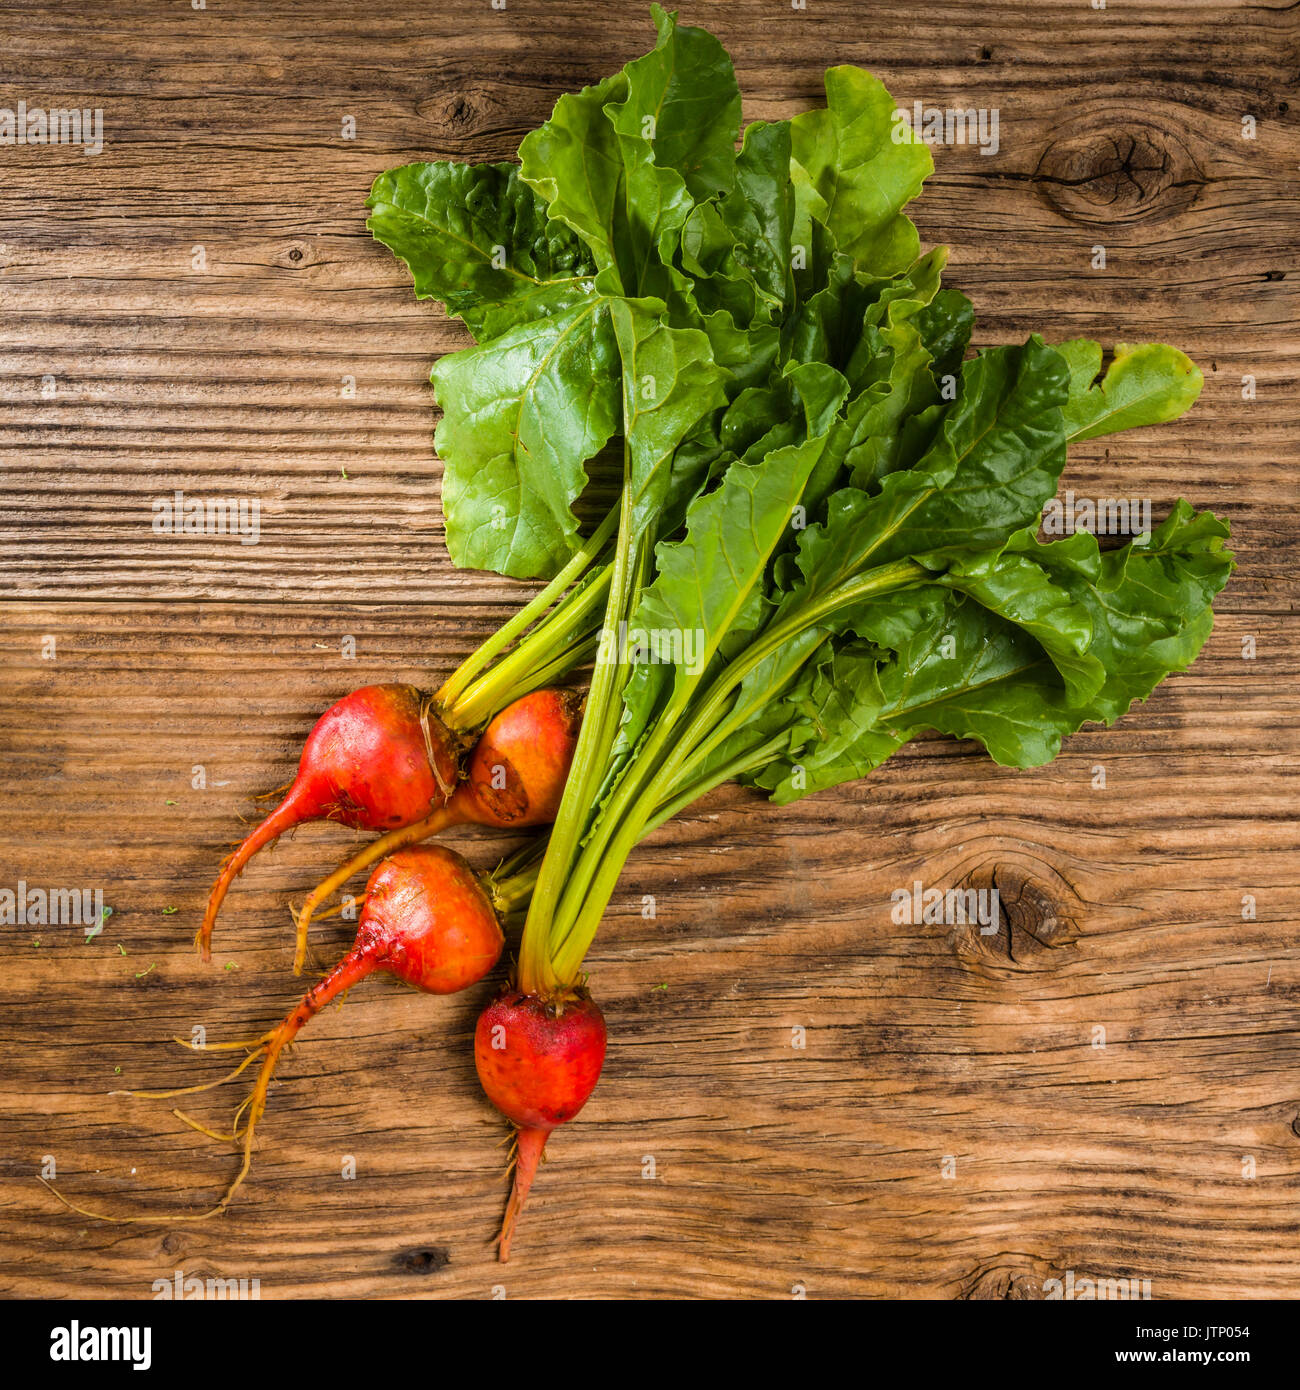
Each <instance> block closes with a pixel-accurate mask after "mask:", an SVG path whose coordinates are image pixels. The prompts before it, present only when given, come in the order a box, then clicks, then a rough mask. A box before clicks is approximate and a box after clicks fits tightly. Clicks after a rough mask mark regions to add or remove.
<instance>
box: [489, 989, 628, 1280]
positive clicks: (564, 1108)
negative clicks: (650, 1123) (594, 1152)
mask: <svg viewBox="0 0 1300 1390" xmlns="http://www.w3.org/2000/svg"><path fill="white" fill-rule="evenodd" d="M604 1061H605V1019H604V1015H603V1014H602V1013H601V1011H600V1008H599V1007H598V1005H597V1004H596V1002H595V1000H594V999H592V997H591V996H590V995H589V994H588V993H587V992H586V990H576V991H574V992H573V993H571V994H569V995H566V996H564V997H563V998H561V999H558V1000H554V1001H543V1000H542V999H540V998H539V997H538V996H537V995H535V994H522V993H520V991H519V990H517V989H506V990H505V991H503V992H502V993H501V994H499V995H498V996H497V997H496V998H495V999H494V1000H493V1001H492V1003H491V1004H489V1005H488V1006H487V1008H486V1009H484V1010H483V1012H482V1013H481V1014H480V1015H479V1020H478V1027H477V1028H476V1030H475V1033H474V1064H475V1066H476V1067H477V1068H478V1076H479V1080H480V1081H481V1082H482V1084H483V1089H484V1090H485V1091H486V1092H487V1095H488V1099H489V1100H491V1102H492V1104H493V1105H495V1106H496V1108H497V1109H498V1110H500V1111H501V1113H502V1114H503V1115H505V1116H506V1117H507V1118H508V1119H511V1120H513V1121H514V1122H515V1124H516V1125H517V1126H518V1133H517V1134H516V1136H515V1139H516V1149H515V1163H514V1181H513V1183H512V1185H511V1191H510V1200H509V1202H508V1203H507V1205H506V1214H505V1219H504V1221H503V1222H502V1225H501V1236H500V1239H499V1241H498V1245H497V1251H498V1254H499V1256H500V1258H501V1260H502V1261H505V1260H507V1259H509V1258H510V1245H511V1241H512V1240H513V1239H514V1232H515V1226H516V1224H517V1223H518V1220H519V1216H520V1213H521V1212H522V1211H523V1208H524V1202H525V1201H526V1200H527V1198H528V1192H529V1189H530V1188H531V1187H532V1185H533V1178H534V1177H535V1176H536V1173H537V1165H538V1164H539V1163H540V1162H541V1159H542V1153H543V1150H544V1149H545V1148H546V1141H547V1139H548V1138H549V1137H550V1133H551V1131H552V1130H553V1129H555V1127H556V1126H557V1125H562V1124H564V1123H565V1122H566V1121H568V1120H571V1119H573V1117H574V1116H575V1115H576V1114H577V1113H578V1111H579V1110H581V1109H582V1107H583V1105H584V1104H586V1101H587V1097H588V1096H589V1095H590V1094H591V1093H592V1091H593V1089H594V1088H595V1085H596V1082H597V1080H598V1079H599V1077H600V1069H601V1066H602V1065H603V1064H604Z"/></svg>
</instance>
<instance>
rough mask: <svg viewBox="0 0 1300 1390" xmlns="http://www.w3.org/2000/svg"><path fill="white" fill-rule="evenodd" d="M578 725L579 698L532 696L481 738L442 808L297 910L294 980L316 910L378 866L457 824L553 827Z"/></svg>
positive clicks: (375, 844)
mask: <svg viewBox="0 0 1300 1390" xmlns="http://www.w3.org/2000/svg"><path fill="white" fill-rule="evenodd" d="M581 725H582V696H581V695H579V694H578V692H577V691H573V690H564V689H558V688H557V689H551V688H548V689H545V690H534V691H533V692H532V693H531V694H529V695H524V696H522V697H521V698H520V699H518V700H515V701H513V702H512V703H510V704H509V705H507V706H506V707H505V709H503V710H502V711H501V712H500V714H498V715H497V716H496V717H495V718H494V719H492V720H491V722H490V723H489V724H488V726H487V728H486V729H484V730H483V733H482V734H481V735H480V736H479V740H478V742H477V743H476V744H475V745H474V750H473V752H472V753H471V754H470V757H469V762H468V764H467V765H466V768H465V780H464V781H463V782H461V784H460V785H459V786H458V787H457V788H456V792H455V795H454V796H452V798H451V800H450V801H448V802H447V804H446V805H445V806H441V807H439V808H438V809H437V810H435V811H433V812H432V813H431V814H429V815H427V816H425V817H424V818H423V819H422V820H418V821H416V822H415V823H414V824H412V825H407V826H404V827H400V828H398V829H396V830H391V831H389V832H388V834H386V835H381V836H380V838H379V839H378V840H373V841H371V843H370V844H368V845H365V846H363V847H362V848H361V849H359V850H358V851H357V852H356V853H355V854H353V855H351V856H350V857H349V858H348V859H346V860H344V862H343V863H342V864H340V865H339V867H338V868H337V869H335V870H334V872H333V873H332V874H330V876H329V877H328V878H325V879H322V880H321V882H320V883H318V884H317V885H316V887H315V888H313V889H312V891H311V893H310V894H309V895H308V897H307V899H306V901H305V902H304V903H303V904H302V906H301V907H300V908H298V909H297V946H296V950H295V952H294V961H293V970H294V974H295V975H297V974H300V973H301V972H302V968H303V966H304V965H305V963H306V960H307V932H308V928H309V927H310V925H311V921H312V917H313V915H314V914H315V912H316V910H317V908H319V907H320V905H321V904H322V903H323V902H324V901H325V900H326V899H327V898H328V897H329V896H330V894H331V893H333V892H336V891H337V890H338V889H340V888H342V887H343V885H344V884H345V883H347V881H348V879H350V878H351V877H352V875H353V874H355V873H359V872H360V871H361V870H362V869H364V868H367V867H368V866H369V865H371V864H373V863H374V862H375V861H376V860H377V859H381V858H382V857H383V856H384V855H386V854H392V853H394V852H395V851H396V850H399V849H401V848H403V847H404V846H406V845H414V844H419V843H420V841H422V840H428V839H430V838H432V837H433V836H434V835H437V834H439V833H440V832H441V831H443V830H446V829H448V828H449V827H450V826H453V825H489V826H496V827H499V828H503V829H508V828H520V827H523V826H532V825H547V824H549V823H550V822H551V821H553V820H554V819H555V813H556V811H558V810H559V807H560V798H561V797H562V796H563V795H564V784H565V782H566V781H567V780H568V776H569V767H570V765H571V764H572V762H573V750H574V747H575V746H576V744H577V741H578V730H579V729H580V728H581Z"/></svg>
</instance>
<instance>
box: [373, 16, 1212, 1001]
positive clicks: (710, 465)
mask: <svg viewBox="0 0 1300 1390" xmlns="http://www.w3.org/2000/svg"><path fill="white" fill-rule="evenodd" d="M653 14H654V18H655V24H656V28H657V33H658V41H657V44H656V46H655V48H654V50H653V51H652V52H651V53H649V54H647V55H646V56H645V57H643V58H639V59H637V60H636V61H634V62H632V63H629V64H628V65H627V67H625V68H624V69H623V70H622V71H621V72H619V73H616V74H614V75H613V76H611V77H609V78H607V79H605V81H603V82H601V83H598V84H596V85H595V86H592V87H588V88H586V89H585V90H583V91H581V92H578V93H575V94H571V95H567V96H564V97H562V98H561V99H560V101H559V102H558V103H557V105H556V107H555V111H554V113H553V115H552V117H551V119H550V120H549V121H548V122H546V124H545V125H543V126H542V127H541V128H540V129H538V130H537V131H534V132H533V133H532V134H530V135H529V136H528V137H527V138H526V139H525V140H524V142H523V145H522V146H521V150H520V156H521V161H522V162H521V165H520V166H519V167H518V168H516V167H515V166H509V165H471V166H455V165H445V164H434V165H413V166H408V167H407V168H405V169H399V170H394V171H390V173H388V174H385V175H383V176H381V178H380V179H379V180H377V181H376V184H375V188H374V191H373V192H372V195H371V204H370V206H371V209H372V214H371V219H370V226H371V229H372V231H373V232H374V234H375V236H376V237H377V238H378V239H379V240H381V241H383V242H385V244H387V245H388V246H390V247H391V248H392V249H393V250H394V252H395V253H396V254H397V255H398V256H400V257H401V258H402V259H403V260H404V261H406V263H407V264H408V265H409V266H410V268H411V272H412V276H413V278H414V281H415V285H416V290H417V293H419V294H427V295H433V296H435V297H437V298H440V299H442V300H443V302H444V303H445V304H446V306H447V309H448V311H449V312H451V313H455V314H458V315H460V316H461V317H462V318H463V319H464V320H465V322H466V324H467V325H468V326H469V327H470V329H471V331H472V332H473V333H474V334H475V336H476V338H477V339H478V342H477V345H476V346H474V347H471V348H466V349H465V350H463V351H461V352H457V353H451V354H448V355H447V356H445V357H443V358H442V359H441V360H440V361H439V362H438V363H437V365H436V366H435V368H434V372H433V381H434V385H435V388H436V390H437V395H438V400H439V404H440V405H441V407H442V411H443V419H442V421H441V423H440V425H439V427H438V432H437V443H438V448H439V452H440V454H441V455H442V457H443V460H444V464H445V468H446V472H445V481H444V491H443V501H444V511H445V513H446V516H447V534H448V545H449V547H450V549H451V552H452V556H453V558H454V559H455V560H456V561H457V563H459V564H473V565H479V566H483V567H486V568H493V569H497V570H500V571H501V572H503V573H508V574H517V575H539V574H540V575H551V574H555V573H556V572H557V571H560V570H561V568H562V567H565V566H567V567H568V568H565V569H564V570H563V573H564V575H565V576H566V582H567V576H568V575H569V574H570V572H571V570H573V568H574V566H575V565H577V566H578V567H579V568H581V567H582V566H586V565H588V564H589V563H590V562H592V561H593V560H594V559H595V553H596V550H597V547H596V546H594V545H590V546H587V547H585V548H584V549H582V550H581V551H580V550H579V547H580V546H581V545H582V542H581V537H580V532H579V526H578V522H577V520H576V516H575V510H574V509H575V506H576V504H577V503H578V501H579V499H580V498H581V497H582V496H583V494H584V492H585V491H586V490H587V489H588V487H589V485H590V473H591V467H590V465H591V463H592V460H593V459H594V458H595V457H596V455H597V454H598V453H600V452H601V451H602V450H606V449H607V446H608V447H609V448H617V447H619V446H621V451H622V455H623V470H622V483H623V486H622V492H621V496H620V502H619V507H618V527H617V540H616V543H615V544H614V546H613V549H612V551H611V552H606V556H605V558H604V560H603V561H601V562H600V563H603V564H604V565H605V568H604V569H603V570H601V571H600V573H601V575H602V583H603V584H604V586H605V587H604V589H603V590H602V591H601V592H604V593H606V594H607V604H606V609H605V614H604V618H603V622H602V623H601V624H600V634H599V638H600V648H599V652H600V655H599V656H598V659H597V664H596V669H595V675H594V677H593V681H592V687H591V691H590V693H589V698H588V709H587V715H586V718H585V720H584V724H583V729H582V734H581V737H580V740H579V744H578V750H577V754H576V756H575V762H574V770H573V773H572V774H571V776H570V779H569V783H568V787H567V789H566V793H565V798H564V802H563V805H562V806H561V810H560V814H559V816H558V818H557V821H556V824H555V827H554V830H553V833H552V838H551V843H550V847H549V849H548V852H547V854H546V857H545V860H544V861H543V864H542V868H541V874H540V878H539V880H538V885H537V889H536V891H535V894H534V898H533V903H532V909H531V911H530V914H529V921H528V925H527V928H526V930H525V933H524V941H523V946H522V951H521V957H520V966H521V978H522V980H523V982H524V985H525V987H526V988H531V989H540V990H548V989H553V988H558V987H562V986H564V985H566V984H568V983H571V982H572V981H573V980H574V979H576V978H577V976H578V972H579V970H580V966H581V961H582V958H583V955H584V954H585V951H586V949H587V946H588V944H589V943H590V940H591V937H592V935H593V934H594V932H595V930H596V927H597V925H598V923H599V920H600V917H601V914H602V912H603V910H604V907H605V904H606V902H607V901H608V898H609V895H610V893H611V892H612V891H613V887H614V883H615V882H616V880H617V877H618V874H619V872H620V871H621V867H622V864H623V862H624V861H625V859H626V856H627V854H628V853H629V852H630V850H631V848H632V847H633V846H634V845H635V844H636V842H637V840H638V839H639V838H640V837H641V836H642V835H643V834H644V833H645V832H646V831H647V829H649V828H650V827H652V826H653V825H655V824H658V823H659V822H660V821H661V820H662V819H663V818H664V817H665V816H667V815H669V814H672V813H673V812H674V811H675V810H676V809H679V808H680V807H681V806H682V805H684V804H686V803H687V802H689V801H690V800H691V799H693V798H694V797H695V796H698V795H699V794H701V793H702V792H703V791H705V790H707V789H708V788H709V787H710V786H713V785H716V784H717V783H718V782H719V781H722V780H725V779H726V778H729V777H741V778H744V779H746V780H748V781H750V782H751V783H753V784H754V785H756V786H759V787H762V788H764V789H765V790H767V791H768V792H769V793H770V794H771V795H772V796H773V797H774V798H775V799H777V800H778V801H789V800H793V799H795V798H797V797H799V796H802V795H805V794H806V793H808V792H810V791H814V790H817V789H819V788H825V787H830V786H834V785H836V784H837V783H839V782H842V781H844V780H846V779H849V778H855V777H860V776H863V775H864V774H865V773H867V772H869V771H870V770H871V769H872V768H874V767H875V766H877V765H878V764H879V763H880V762H881V761H882V760H883V759H884V758H886V757H888V756H889V755H890V754H891V753H892V752H893V751H895V750H896V749H897V748H898V747H900V746H901V745H902V744H903V743H905V742H906V741H907V740H908V739H910V738H912V737H913V736H915V735H916V734H917V733H919V732H921V731H924V730H937V731H939V732H941V733H947V734H953V735H957V736H961V737H968V738H973V739H976V740H978V741H979V742H980V743H982V744H983V746H984V747H985V748H986V749H987V750H988V752H989V753H990V754H991V756H992V757H994V758H995V759H996V760H997V761H999V762H1001V763H1004V764H1007V765H1011V766H1017V767H1025V766H1031V765H1033V764H1036V763H1041V762H1044V761H1047V760H1048V759H1050V758H1052V757H1054V756H1055V755H1056V753H1057V751H1058V750H1059V747H1060V742H1061V739H1062V737H1063V736H1065V735H1066V734H1068V733H1071V732H1073V731H1074V730H1076V729H1078V728H1079V727H1080V726H1081V725H1082V724H1084V723H1086V722H1098V723H1110V722H1112V721H1113V720H1114V719H1116V718H1118V717H1119V716H1120V715H1121V714H1123V713H1124V711H1125V710H1126V709H1127V708H1128V707H1129V706H1130V704H1131V703H1132V702H1133V701H1134V700H1139V699H1145V698H1146V697H1147V696H1148V695H1149V694H1150V692H1151V690H1152V689H1153V688H1154V687H1155V685H1156V684H1157V683H1158V682H1159V681H1160V680H1161V679H1162V678H1163V677H1164V676H1165V675H1167V674H1169V673H1170V672H1173V671H1178V670H1182V669H1183V668H1184V667H1186V666H1187V664H1188V663H1189V662H1190V661H1191V660H1192V659H1193V658H1194V657H1195V655H1196V653H1197V652H1198V651H1199V650H1200V647H1201V645H1202V644H1203V643H1204V641H1205V639H1206V637H1207V635H1208V633H1209V631H1210V627H1211V624H1212V621H1213V616H1212V612H1211V602H1212V600H1213V598H1214V596H1215V595H1216V594H1217V593H1218V591H1219V590H1220V589H1221V588H1222V586H1223V584H1224V583H1225V582H1226V580H1227V578H1228V575H1229V573H1230V572H1231V569H1232V557H1231V555H1230V553H1229V552H1228V551H1227V550H1226V549H1225V546H1224V542H1225V539H1226V537H1227V527H1226V525H1225V524H1224V523H1222V522H1220V521H1219V520H1217V519H1216V518H1215V517H1213V516H1210V515H1209V514H1206V513H1200V514H1198V513H1196V512H1194V511H1193V510H1192V509H1191V507H1189V506H1188V505H1187V504H1186V503H1185V502H1181V501H1180V502H1177V503H1175V504H1174V505H1173V507H1172V510H1170V512H1169V514H1168V517H1167V519H1166V520H1165V521H1164V522H1163V523H1162V524H1161V525H1160V526H1159V527H1158V529H1156V530H1155V531H1154V532H1153V533H1152V534H1150V535H1138V536H1134V537H1133V538H1132V539H1131V540H1129V541H1128V543H1127V544H1124V545H1121V546H1119V547H1118V548H1116V549H1110V550H1102V549H1101V548H1100V546H1099V545H1098V542H1097V540H1096V539H1095V538H1094V537H1093V536H1090V535H1087V534H1077V535H1073V536H1068V537H1065V538H1062V539H1059V540H1053V541H1046V542H1044V541H1041V540H1039V539H1038V535H1037V529H1038V520H1039V516H1040V513H1041V511H1042V509H1043V507H1044V505H1045V503H1047V502H1048V501H1049V500H1050V499H1051V498H1052V497H1053V496H1054V494H1055V492H1056V489H1057V484H1058V479H1059V477H1060V474H1061V471H1062V469H1063V467H1064V465H1065V461H1066V449H1067V445H1068V444H1069V443H1071V442H1074V441H1080V440H1087V439H1091V438H1095V437H1097V436H1099V435H1103V434H1107V433H1110V432H1112V431H1115V430H1119V429H1129V428H1134V427H1137V426H1144V425H1149V424H1156V423H1160V422H1162V421H1166V420H1170V419H1173V418H1176V417H1177V416H1178V415H1180V414H1182V413H1183V412H1184V411H1185V410H1187V409H1188V407H1189V406H1190V405H1191V404H1192V403H1193V401H1194V400H1195V399H1196V396H1197V394H1198V392H1199V390H1200V387H1201V381H1202V379H1201V374H1200V372H1199V371H1198V370H1197V368H1196V367H1195V365H1194V364H1193V363H1192V362H1191V361H1190V360H1189V359H1188V358H1187V357H1185V356H1184V355H1183V354H1182V353H1180V352H1178V351H1177V350H1175V349H1173V348H1170V347H1166V346H1164V345H1162V344H1144V345H1141V346H1137V347H1130V346H1126V345H1120V346H1119V347H1117V348H1116V349H1115V353H1114V357H1113V359H1112V360H1111V362H1110V363H1109V365H1108V366H1107V367H1106V370H1105V372H1104V373H1103V372H1102V366H1103V358H1104V354H1103V351H1102V348H1101V347H1100V345H1099V344H1097V343H1094V342H1091V341H1089V340H1085V339H1076V340H1072V341H1069V342H1066V343H1063V344H1061V345H1060V346H1058V347H1052V346H1049V345H1048V343H1047V342H1045V341H1044V340H1043V339H1042V338H1041V337H1039V336H1037V335H1035V336H1033V337H1031V338H1030V339H1029V340H1028V341H1027V342H1025V343H1024V344H1022V345H1020V346H1015V347H998V348H992V349H986V350H984V351H981V352H979V353H978V354H976V355H975V356H973V357H968V356H967V352H968V344H969V342H970V339H971V335H972V327H973V314H972V311H971V306H970V304H969V302H968V301H967V300H966V299H965V297H964V296H963V295H961V294H960V293H958V292H957V291H954V290H951V289H945V288H942V286H941V284H940V276H941V274H942V271H943V268H944V264H945V261H946V253H945V251H944V250H943V248H937V249H935V250H933V251H931V252H929V253H928V254H926V255H924V256H922V255H920V247H919V243H918V238H917V234H916V229H915V228H914V227H913V225H912V223H911V222H910V221H909V220H908V218H907V216H906V214H905V211H904V209H905V208H906V205H907V204H908V202H909V201H910V200H911V199H912V198H913V197H915V196H916V194H917V193H918V192H919V191H920V188H921V185H922V182H923V180H924V178H925V176H926V175H927V174H928V173H929V172H930V169H931V160H930V154H929V151H928V149H927V148H926V147H925V146H924V145H923V144H920V143H919V142H917V141H916V140H914V139H913V138H911V136H910V134H909V133H908V132H907V131H906V129H905V128H901V129H902V135H903V137H904V138H902V140H901V142H900V140H899V138H898V136H899V132H900V127H899V126H898V125H897V123H895V122H894V121H893V120H892V114H893V110H894V107H893V102H892V100H891V98H890V97H889V94H888V93H887V92H886V91H885V89H884V87H883V86H882V85H881V84H880V83H879V82H878V81H877V80H876V79H875V78H873V77H871V76H870V75H869V74H867V73H864V72H861V71H859V70H858V69H855V68H848V67H837V68H832V69H831V70H830V71H829V72H828V73H827V75H826V98H827V99H826V106H825V107H824V108H821V109H818V110H815V111H809V112H806V113H804V114H802V115H799V116H796V117H794V118H793V119H792V120H789V121H781V122H755V123H753V124H751V125H750V126H749V127H748V128H747V129H746V131H745V133H744V138H743V140H742V141H741V143H740V145H739V147H738V148H737V144H736V135H737V130H738V127H739V116H740V105H739V93H738V91H737V88H736V83H735V78H734V75H733V73H732V69H731V64H730V61H729V60H728V58H727V55H726V53H725V52H724V51H723V49H722V48H721V46H720V45H719V44H718V43H717V41H716V40H715V39H714V38H713V37H712V36H711V35H709V34H707V33H706V32H705V31H703V30H700V29H691V28H687V27H683V26H679V25H678V24H677V22H676V17H675V15H669V14H666V13H665V12H664V11H663V10H661V9H659V7H657V6H656V7H655V8H654V11H653ZM605 525H606V527H607V528H612V527H613V525H614V523H613V520H612V519H607V521H606V523H605ZM575 554H577V555H578V556H579V559H578V560H575V559H573V558H571V557H574V556H575ZM575 577H576V572H575ZM574 592H575V593H581V594H583V595H586V597H585V598H583V600H582V603H583V604H585V605H586V607H584V608H582V609H581V610H579V608H577V607H575V609H574V610H573V611H574V614H575V615H576V616H575V617H574V618H573V619H565V620H564V621H560V622H557V623H555V624H554V625H553V628H554V631H556V632H559V633H562V634H563V639H564V641H566V642H570V643H574V642H577V641H578V640H579V639H580V638H582V636H583V633H582V632H581V631H579V630H578V629H579V626H580V624H579V622H578V619H579V618H580V617H581V616H582V614H583V613H586V612H587V611H588V610H589V609H590V607H591V605H590V603H589V602H588V600H589V598H590V595H591V594H592V593H594V592H596V590H595V589H594V588H593V587H592V586H591V585H587V586H584V587H583V588H582V589H581V590H575V591H574ZM562 608H563V604H561V609H562ZM557 611H558V610H557ZM591 623H592V625H593V628H594V624H595V618H594V616H593V617H592V619H591ZM656 634H659V635H664V634H666V635H667V636H668V638H669V639H670V643H669V645H670V649H672V648H671V642H672V640H674V639H675V640H676V642H677V643H678V646H677V648H676V649H672V650H675V655H674V656H673V659H671V660H667V661H664V660H662V659H652V660H646V659H645V653H644V652H642V651H640V650H639V649H637V650H634V651H632V652H629V650H628V649H627V647H628V640H629V639H631V638H635V639H636V641H635V642H634V643H633V645H634V647H635V646H636V643H637V642H641V641H642V640H647V641H648V640H649V639H651V638H653V637H654V635H656ZM590 636H591V638H592V640H594V639H595V634H594V630H593V631H591V633H590ZM539 640H540V639H539ZM649 646H650V647H651V648H653V646H654V644H653V642H652V641H649ZM659 656H660V658H662V650H660V652H659Z"/></svg>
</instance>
